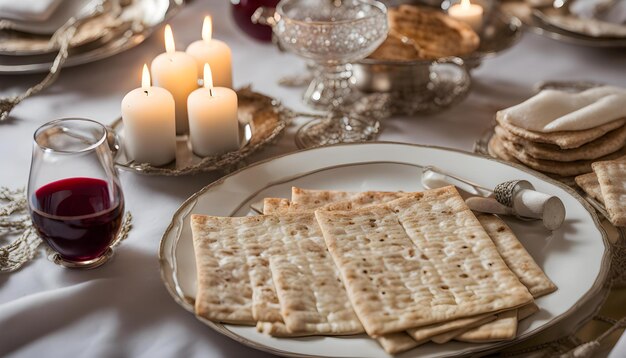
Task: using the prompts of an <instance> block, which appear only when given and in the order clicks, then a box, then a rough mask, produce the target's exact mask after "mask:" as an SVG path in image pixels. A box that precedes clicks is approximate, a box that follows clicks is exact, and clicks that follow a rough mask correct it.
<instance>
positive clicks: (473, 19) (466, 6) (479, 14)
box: [448, 0, 483, 32]
mask: <svg viewBox="0 0 626 358" xmlns="http://www.w3.org/2000/svg"><path fill="white" fill-rule="evenodd" d="M448 15H450V16H452V17H453V18H455V19H457V20H460V21H463V22H465V23H466V24H468V25H470V26H471V27H472V29H474V31H476V32H480V31H481V29H482V27H483V8H482V6H480V5H478V4H472V3H470V0H461V3H460V4H455V5H452V6H451V7H450V8H449V9H448Z"/></svg>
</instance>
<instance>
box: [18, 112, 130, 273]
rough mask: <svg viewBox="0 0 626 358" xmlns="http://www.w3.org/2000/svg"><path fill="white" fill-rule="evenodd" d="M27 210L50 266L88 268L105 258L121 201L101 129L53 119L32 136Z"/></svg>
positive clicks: (117, 224)
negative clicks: (51, 260) (47, 250)
mask: <svg viewBox="0 0 626 358" xmlns="http://www.w3.org/2000/svg"><path fill="white" fill-rule="evenodd" d="M28 206H29V210H30V215H31V219H32V222H33V226H34V227H35V229H36V230H37V233H38V234H39V236H40V237H41V238H42V239H43V240H44V241H45V242H46V243H47V244H48V245H49V246H50V248H52V250H54V251H55V257H54V262H55V263H58V264H60V265H63V266H66V267H71V268H94V267H97V266H100V265H102V264H103V263H104V262H106V261H107V260H108V259H109V258H110V257H111V255H112V249H111V247H112V246H113V244H114V243H115V239H116V237H117V234H118V232H119V230H120V227H121V223H122V217H123V216H124V196H123V194H122V189H121V186H120V182H119V179H118V177H117V172H116V170H115V166H114V162H113V155H112V153H111V149H110V148H109V143H108V142H107V130H106V128H105V127H104V126H103V125H102V124H100V123H98V122H95V121H92V120H89V119H59V120H55V121H52V122H49V123H46V124H44V125H43V126H41V127H39V129H37V130H36V131H35V135H34V144H33V155H32V161H31V166H30V177H29V180H28Z"/></svg>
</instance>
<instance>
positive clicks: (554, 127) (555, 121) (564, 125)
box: [498, 86, 626, 133]
mask: <svg viewBox="0 0 626 358" xmlns="http://www.w3.org/2000/svg"><path fill="white" fill-rule="evenodd" d="M625 104H626V89H624V88H619V87H611V86H603V87H596V88H592V89H589V90H586V91H584V92H580V93H568V92H563V91H556V90H544V91H541V92H540V93H539V94H537V95H535V96H534V97H531V98H530V99H528V100H527V101H525V102H522V103H520V104H518V105H516V106H513V107H510V108H507V109H504V110H502V111H500V112H499V113H498V115H499V116H500V118H502V119H504V120H505V121H508V122H509V123H511V124H513V125H514V126H517V127H520V128H524V129H528V130H531V131H535V132H543V133H549V132H559V131H579V130H583V129H589V128H593V127H597V126H599V125H602V124H605V123H608V122H611V121H614V120H616V119H619V118H623V117H626V105H625Z"/></svg>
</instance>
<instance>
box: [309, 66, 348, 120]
mask: <svg viewBox="0 0 626 358" xmlns="http://www.w3.org/2000/svg"><path fill="white" fill-rule="evenodd" d="M315 72H316V73H315V75H314V79H313V81H311V84H310V85H309V87H308V88H307V90H306V91H305V93H304V101H305V102H306V103H307V104H308V105H310V106H313V107H314V108H318V109H324V110H328V109H332V108H337V107H340V106H342V105H345V104H349V103H351V102H352V101H353V97H354V90H355V89H354V85H355V79H354V76H353V75H352V65H351V64H349V63H342V64H332V65H328V64H318V66H317V71H315Z"/></svg>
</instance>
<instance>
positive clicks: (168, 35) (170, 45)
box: [165, 25, 176, 53]
mask: <svg viewBox="0 0 626 358" xmlns="http://www.w3.org/2000/svg"><path fill="white" fill-rule="evenodd" d="M165 51H166V52H167V53H174V52H176V45H175V44H174V34H173V33H172V27H171V26H170V25H165Z"/></svg>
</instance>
